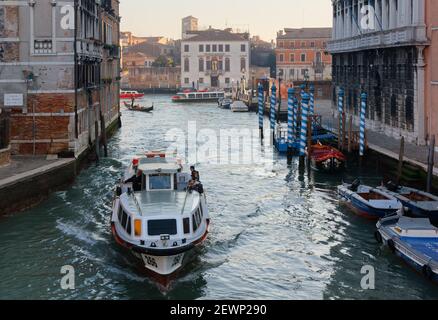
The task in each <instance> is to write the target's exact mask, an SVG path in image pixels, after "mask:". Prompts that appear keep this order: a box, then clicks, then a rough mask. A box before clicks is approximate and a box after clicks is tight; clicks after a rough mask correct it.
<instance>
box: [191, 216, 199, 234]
mask: <svg viewBox="0 0 438 320" xmlns="http://www.w3.org/2000/svg"><path fill="white" fill-rule="evenodd" d="M192 225H193V232H196V230H198V224H197V223H196V219H195V215H194V214H192Z"/></svg>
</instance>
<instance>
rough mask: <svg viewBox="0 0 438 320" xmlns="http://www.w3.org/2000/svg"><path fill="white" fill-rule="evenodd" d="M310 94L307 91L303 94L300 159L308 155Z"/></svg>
mask: <svg viewBox="0 0 438 320" xmlns="http://www.w3.org/2000/svg"><path fill="white" fill-rule="evenodd" d="M309 100H310V96H309V95H308V94H307V93H304V94H303V99H302V101H301V134H300V160H301V161H302V160H304V158H305V156H306V146H307V123H308V121H307V117H308V113H309Z"/></svg>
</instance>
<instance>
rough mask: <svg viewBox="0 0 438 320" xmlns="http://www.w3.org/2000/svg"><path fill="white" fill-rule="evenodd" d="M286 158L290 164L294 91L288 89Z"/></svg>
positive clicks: (293, 129)
mask: <svg viewBox="0 0 438 320" xmlns="http://www.w3.org/2000/svg"><path fill="white" fill-rule="evenodd" d="M287 95H288V99H287V156H288V162H289V163H290V162H291V160H292V150H293V143H294V140H295V139H294V132H295V127H294V125H295V123H294V119H295V116H294V96H295V89H294V88H289V89H288V90H287Z"/></svg>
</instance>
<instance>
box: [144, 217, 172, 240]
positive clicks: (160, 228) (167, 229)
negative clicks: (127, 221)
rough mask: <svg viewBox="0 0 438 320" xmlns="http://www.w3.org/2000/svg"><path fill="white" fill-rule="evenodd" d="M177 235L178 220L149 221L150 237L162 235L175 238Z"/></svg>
mask: <svg viewBox="0 0 438 320" xmlns="http://www.w3.org/2000/svg"><path fill="white" fill-rule="evenodd" d="M177 233H178V232H177V228H176V219H168V220H149V221H148V234H149V235H150V236H160V235H162V234H168V235H171V236H174V235H176V234H177Z"/></svg>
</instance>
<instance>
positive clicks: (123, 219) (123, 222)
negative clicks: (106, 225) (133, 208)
mask: <svg viewBox="0 0 438 320" xmlns="http://www.w3.org/2000/svg"><path fill="white" fill-rule="evenodd" d="M127 222H128V215H127V214H126V212H125V211H123V214H122V227H123V229H125V230H126V223H127Z"/></svg>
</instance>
